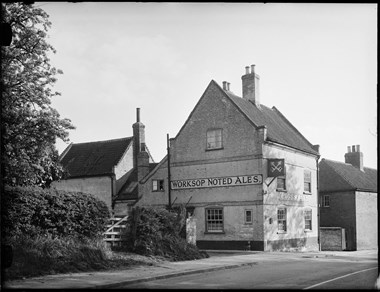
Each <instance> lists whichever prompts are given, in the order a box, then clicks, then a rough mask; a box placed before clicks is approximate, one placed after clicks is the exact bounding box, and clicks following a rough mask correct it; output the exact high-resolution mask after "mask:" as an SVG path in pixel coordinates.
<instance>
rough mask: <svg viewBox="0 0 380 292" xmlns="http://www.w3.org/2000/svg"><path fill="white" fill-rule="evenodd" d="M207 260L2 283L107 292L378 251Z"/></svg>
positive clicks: (248, 254)
mask: <svg viewBox="0 0 380 292" xmlns="http://www.w3.org/2000/svg"><path fill="white" fill-rule="evenodd" d="M207 253H208V254H209V255H210V257H209V258H206V259H200V260H192V261H181V262H163V263H159V264H157V265H155V266H135V267H133V268H128V269H123V270H111V271H101V272H87V273H70V274H58V275H47V276H42V277H34V278H27V279H23V280H14V281H8V282H5V283H3V288H5V289H83V288H87V289H90V288H93V289H107V288H117V287H119V286H121V285H128V284H135V283H138V282H145V281H151V280H158V279H165V278H170V277H176V276H182V275H189V274H197V273H205V272H211V271H218V270H224V269H233V268H239V267H244V266H254V265H256V264H257V263H258V262H260V261H265V260H273V259H274V258H275V259H276V260H289V259H290V258H321V257H335V258H340V257H353V258H355V257H358V258H361V259H363V258H367V259H377V258H378V251H377V250H363V251H334V252H333V251H319V252H318V251H317V252H262V251H220V250H218V251H216V250H207Z"/></svg>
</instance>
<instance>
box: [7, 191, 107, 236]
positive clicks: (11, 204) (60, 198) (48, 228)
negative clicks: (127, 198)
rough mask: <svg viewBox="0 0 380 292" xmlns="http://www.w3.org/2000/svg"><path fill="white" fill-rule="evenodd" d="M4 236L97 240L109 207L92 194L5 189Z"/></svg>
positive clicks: (105, 222) (104, 225)
mask: <svg viewBox="0 0 380 292" xmlns="http://www.w3.org/2000/svg"><path fill="white" fill-rule="evenodd" d="M1 201H2V202H1V203H2V204H1V219H2V237H3V238H4V237H5V238H8V237H10V236H13V235H20V234H28V235H29V236H37V235H51V236H53V237H54V236H73V237H78V238H90V239H93V238H97V237H98V236H100V235H101V234H102V233H103V232H104V231H105V228H106V225H107V220H108V219H109V210H108V207H107V205H106V204H105V203H104V202H103V201H101V200H99V199H97V198H95V197H94V196H92V195H90V194H85V193H80V192H65V191H58V190H55V189H42V188H39V187H19V186H16V187H10V186H5V188H4V194H3V195H2V197H1Z"/></svg>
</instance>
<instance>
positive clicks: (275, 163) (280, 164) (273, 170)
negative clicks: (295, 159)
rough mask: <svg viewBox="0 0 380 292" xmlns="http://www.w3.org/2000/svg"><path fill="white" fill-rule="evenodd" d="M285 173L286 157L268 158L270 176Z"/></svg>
mask: <svg viewBox="0 0 380 292" xmlns="http://www.w3.org/2000/svg"><path fill="white" fill-rule="evenodd" d="M284 175H285V160H284V159H268V177H278V176H284Z"/></svg>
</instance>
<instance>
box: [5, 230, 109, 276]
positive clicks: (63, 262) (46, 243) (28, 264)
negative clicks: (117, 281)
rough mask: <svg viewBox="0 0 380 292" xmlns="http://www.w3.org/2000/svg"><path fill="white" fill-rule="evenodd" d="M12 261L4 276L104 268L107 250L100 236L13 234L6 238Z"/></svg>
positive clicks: (107, 259)
mask: <svg viewBox="0 0 380 292" xmlns="http://www.w3.org/2000/svg"><path fill="white" fill-rule="evenodd" d="M9 244H11V246H12V248H13V255H14V256H13V262H12V265H11V267H10V268H9V269H7V271H6V276H7V278H8V279H17V278H20V277H33V276H39V275H44V274H55V273H67V272H80V271H91V270H100V269H105V268H107V267H109V266H110V262H109V259H110V253H111V251H110V249H109V247H108V246H107V244H106V243H105V242H104V241H103V240H102V239H99V238H98V239H82V240H79V239H78V238H75V237H70V236H60V237H53V236H51V235H46V236H43V235H37V236H34V237H31V236H29V235H25V234H17V235H14V236H12V237H11V238H10V239H9Z"/></svg>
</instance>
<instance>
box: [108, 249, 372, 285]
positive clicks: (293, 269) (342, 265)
mask: <svg viewBox="0 0 380 292" xmlns="http://www.w3.org/2000/svg"><path fill="white" fill-rule="evenodd" d="M377 277H378V264H377V259H369V258H367V257H355V258H353V257H350V256H334V257H331V256H330V257H329V256H322V257H317V256H302V257H299V256H298V257H291V256H288V257H281V258H276V257H266V258H265V259H262V260H260V259H258V261H257V262H255V263H254V264H252V265H250V266H248V265H247V266H243V267H239V268H235V269H228V270H219V271H212V272H207V273H202V274H192V275H184V276H179V277H172V278H168V279H161V280H155V281H147V282H141V283H135V284H132V285H125V286H119V287H117V288H126V289H132V288H133V289H136V288H146V289H374V287H375V283H376V279H377ZM115 288H116V287H115Z"/></svg>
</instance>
